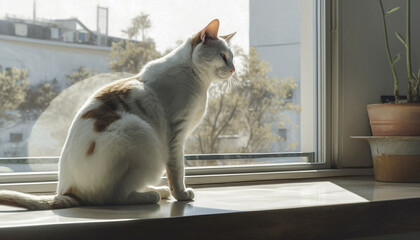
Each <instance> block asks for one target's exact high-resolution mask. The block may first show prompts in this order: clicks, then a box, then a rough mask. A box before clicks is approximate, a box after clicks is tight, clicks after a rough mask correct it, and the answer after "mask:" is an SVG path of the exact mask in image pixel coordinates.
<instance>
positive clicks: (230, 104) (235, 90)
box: [0, 0, 318, 173]
mask: <svg viewBox="0 0 420 240" xmlns="http://www.w3.org/2000/svg"><path fill="white" fill-rule="evenodd" d="M302 2H304V3H305V4H308V5H302V4H303V3H302ZM314 5H315V2H314V1H296V0H281V1H278V0H266V1H259V0H250V1H245V0H232V1H225V0H213V1H205V0H199V1H197V0H182V1H172V0H160V1H150V0H149V1H146V0H125V1H116V0H92V1H82V0H72V1H68V0H43V1H35V0H14V1H9V0H0V6H2V7H1V8H0V53H1V54H0V89H1V93H0V94H1V96H0V173H1V172H20V171H56V170H57V161H58V157H59V155H60V152H61V148H62V146H63V144H64V141H65V139H66V136H67V131H68V129H69V126H70V124H71V121H72V119H73V117H74V115H75V113H76V111H77V110H78V109H79V108H80V106H81V105H82V104H83V103H84V102H85V101H86V99H87V98H88V97H89V96H90V95H91V94H92V93H93V92H94V91H96V90H97V89H98V88H100V87H101V86H103V85H104V84H107V83H109V82H112V81H114V80H116V79H120V78H124V77H128V76H132V75H133V74H136V73H137V72H138V71H139V70H140V69H141V67H142V66H143V65H144V64H145V63H147V62H148V61H150V60H153V59H156V58H159V57H161V56H163V55H165V54H167V53H168V52H169V51H171V50H172V49H174V48H176V47H177V46H178V45H179V44H180V43H181V42H182V41H184V40H185V39H186V38H187V37H189V36H190V35H191V34H193V33H196V32H198V31H199V30H201V29H202V28H203V27H205V26H206V25H207V24H208V23H209V22H210V21H211V20H212V19H214V18H218V19H220V21H221V24H220V30H219V33H220V34H221V35H223V34H229V33H232V32H237V34H236V36H235V37H234V38H233V40H232V48H233V49H234V52H235V54H236V57H235V65H236V66H237V71H236V74H235V75H234V78H233V79H231V81H229V82H224V83H219V84H214V85H212V86H211V87H210V89H209V96H210V97H209V102H208V109H207V115H206V116H205V117H204V119H203V121H202V123H201V125H200V126H199V127H198V128H197V129H196V131H195V132H194V133H193V134H192V135H191V136H190V137H189V138H188V139H187V141H186V144H185V152H186V154H188V155H193V156H190V157H187V160H186V161H187V163H186V165H187V166H191V167H193V166H220V165H222V166H226V165H243V164H251V165H252V164H276V163H281V164H285V163H305V162H311V161H314V160H313V158H309V157H308V156H309V155H310V154H308V153H313V152H315V150H316V141H315V139H316V136H315V133H316V127H315V126H317V124H316V101H315V99H316V98H317V97H316V89H315V87H313V86H316V83H315V82H316V80H317V79H316V78H315V77H313V73H312V71H310V70H309V77H307V76H305V77H304V76H303V74H302V57H303V56H305V57H307V58H312V59H314V55H313V54H314V52H315V51H313V48H312V50H311V48H309V51H308V50H307V48H304V46H303V40H305V41H306V43H305V44H306V45H308V44H309V45H310V46H314V45H315V41H316V38H315V37H314V36H315V35H316V34H314V32H313V31H314V29H316V27H315V26H314V22H317V21H316V18H317V17H318V16H317V14H316V12H315V7H314ZM308 9H309V10H308ZM304 11H309V13H311V14H309V17H308V15H307V14H302V13H303V12H304ZM308 23H309V25H310V26H311V27H310V28H309V29H310V31H308V30H307V29H308V28H306V27H305V26H307V25H308ZM308 42H309V43H308ZM302 49H305V51H302ZM312 65H314V64H312ZM313 67H314V66H312V68H313ZM307 72H308V71H307ZM307 75H308V74H307ZM290 152H292V153H294V154H292V155H290V154H289V153H290ZM301 152H303V153H305V154H300V153H301ZM252 153H258V154H261V153H277V155H275V156H274V155H265V156H264V155H258V156H257V155H255V156H254V157H250V156H252V155H246V154H252ZM282 153H287V154H283V155H282ZM197 154H199V155H200V157H194V156H196V155H197ZM203 154H204V155H203ZM205 154H212V156H210V158H211V159H210V160H205V159H206V156H207V155H205ZM217 154H225V155H217ZM226 154H227V155H226ZM229 154H231V155H229ZM232 154H234V155H235V154H236V157H231V158H232V159H229V156H233V155H232ZM241 154H243V155H241ZM273 156H274V157H273Z"/></svg>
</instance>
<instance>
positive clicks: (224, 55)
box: [220, 53, 227, 63]
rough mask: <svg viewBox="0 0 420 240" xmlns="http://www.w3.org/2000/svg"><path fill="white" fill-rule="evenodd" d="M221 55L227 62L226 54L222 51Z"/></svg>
mask: <svg viewBox="0 0 420 240" xmlns="http://www.w3.org/2000/svg"><path fill="white" fill-rule="evenodd" d="M220 56H221V57H222V59H223V61H225V63H227V58H226V54H224V53H220Z"/></svg>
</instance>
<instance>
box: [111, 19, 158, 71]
mask: <svg viewBox="0 0 420 240" xmlns="http://www.w3.org/2000/svg"><path fill="white" fill-rule="evenodd" d="M131 24H132V25H131V26H130V27H128V28H127V29H126V30H123V32H124V33H126V34H127V35H128V38H129V39H130V40H122V41H120V42H113V43H112V48H111V53H110V55H109V66H110V68H111V70H112V71H113V72H129V73H138V72H139V71H140V69H141V67H143V66H144V65H145V64H146V63H147V62H149V61H151V60H154V59H157V58H159V57H161V54H160V53H159V52H158V51H157V50H156V47H155V44H154V42H153V40H152V39H149V40H148V41H145V39H146V38H145V31H146V30H147V29H149V28H150V27H151V26H152V24H151V21H150V19H149V15H147V14H144V13H141V15H140V16H138V17H135V18H133V19H132V20H131ZM140 32H141V34H142V39H143V41H142V42H139V41H136V40H132V39H133V37H134V38H135V39H137V35H138V34H139V33H140Z"/></svg>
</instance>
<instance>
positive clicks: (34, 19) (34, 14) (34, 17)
mask: <svg viewBox="0 0 420 240" xmlns="http://www.w3.org/2000/svg"><path fill="white" fill-rule="evenodd" d="M33 10H34V13H33V19H32V21H33V23H35V21H36V0H34V9H33Z"/></svg>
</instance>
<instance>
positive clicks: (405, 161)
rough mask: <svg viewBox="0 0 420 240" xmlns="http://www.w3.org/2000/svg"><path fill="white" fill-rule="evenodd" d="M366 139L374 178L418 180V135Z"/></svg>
mask: <svg viewBox="0 0 420 240" xmlns="http://www.w3.org/2000/svg"><path fill="white" fill-rule="evenodd" d="M353 138H358V139H366V140H367V141H368V142H369V144H370V150H371V152H372V159H373V170H374V173H375V180H377V181H384V182H420V148H419V146H420V137H417V136H407V137H400V136H376V137H374V136H373V137H353Z"/></svg>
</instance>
